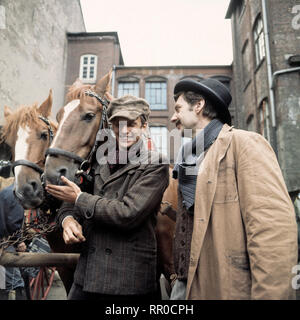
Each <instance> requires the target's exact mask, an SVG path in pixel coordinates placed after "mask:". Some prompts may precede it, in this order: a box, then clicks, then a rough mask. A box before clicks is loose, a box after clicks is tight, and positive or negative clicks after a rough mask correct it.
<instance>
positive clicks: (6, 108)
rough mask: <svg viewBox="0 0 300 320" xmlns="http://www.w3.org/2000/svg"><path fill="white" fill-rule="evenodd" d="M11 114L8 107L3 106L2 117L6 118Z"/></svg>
mask: <svg viewBox="0 0 300 320" xmlns="http://www.w3.org/2000/svg"><path fill="white" fill-rule="evenodd" d="M12 113H13V111H12V110H11V108H10V107H8V106H4V117H5V118H7V117H8V116H10V115H11V114H12Z"/></svg>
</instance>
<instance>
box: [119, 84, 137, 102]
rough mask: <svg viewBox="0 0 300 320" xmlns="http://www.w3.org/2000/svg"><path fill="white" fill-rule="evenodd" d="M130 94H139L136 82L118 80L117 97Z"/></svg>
mask: <svg viewBox="0 0 300 320" xmlns="http://www.w3.org/2000/svg"><path fill="white" fill-rule="evenodd" d="M127 94H130V95H132V96H135V97H138V96H139V83H138V82H119V83H118V98H120V97H122V96H125V95H127Z"/></svg>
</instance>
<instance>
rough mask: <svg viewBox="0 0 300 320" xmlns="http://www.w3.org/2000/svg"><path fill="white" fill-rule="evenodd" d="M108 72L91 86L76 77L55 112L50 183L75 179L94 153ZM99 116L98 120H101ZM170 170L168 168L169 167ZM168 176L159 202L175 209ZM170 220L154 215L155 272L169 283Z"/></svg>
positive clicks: (48, 162) (172, 185) (47, 172)
mask: <svg viewBox="0 0 300 320" xmlns="http://www.w3.org/2000/svg"><path fill="white" fill-rule="evenodd" d="M110 82H111V72H110V73H108V74H107V75H105V76H104V77H103V78H102V79H100V80H99V81H98V82H97V83H96V84H95V85H84V84H83V83H82V82H81V81H80V80H76V81H75V82H74V83H73V85H72V86H71V87H70V88H69V91H68V93H67V104H66V105H65V106H64V107H62V108H61V109H60V110H59V112H58V113H57V121H58V131H57V134H56V136H55V138H54V140H53V142H52V144H51V146H50V149H49V150H48V151H47V154H48V155H47V158H46V164H45V179H46V180H48V181H49V182H50V183H52V184H57V185H59V184H62V182H61V179H60V177H61V176H62V175H63V176H66V177H67V178H68V179H70V180H72V181H74V180H75V181H76V175H77V173H78V172H79V171H80V172H82V171H84V170H79V169H82V168H83V167H84V166H83V165H84V164H85V163H86V161H84V159H90V158H91V157H92V156H93V152H95V145H94V143H95V139H96V135H97V132H98V130H99V128H100V127H101V125H100V124H101V123H102V121H103V108H105V107H106V106H107V105H108V103H105V102H108V101H109V100H112V99H113V97H112V96H111V95H110V93H109V90H110ZM101 119H102V120H101ZM170 170H171V169H170ZM176 183H177V182H176V181H175V180H174V179H171V178H170V184H169V187H168V188H167V189H166V191H165V193H164V196H163V202H164V201H167V202H168V203H170V204H172V207H173V208H174V209H177V185H176ZM174 224H175V223H174V221H172V220H171V219H170V218H169V217H168V216H166V215H162V214H161V213H160V212H159V213H158V215H157V227H156V235H157V243H158V257H159V261H158V265H159V267H160V268H161V270H160V271H159V275H160V274H161V273H163V274H164V276H165V278H166V279H167V280H168V282H170V281H171V280H172V277H174V275H175V271H174V265H173V253H172V247H173V234H174V229H175V226H174Z"/></svg>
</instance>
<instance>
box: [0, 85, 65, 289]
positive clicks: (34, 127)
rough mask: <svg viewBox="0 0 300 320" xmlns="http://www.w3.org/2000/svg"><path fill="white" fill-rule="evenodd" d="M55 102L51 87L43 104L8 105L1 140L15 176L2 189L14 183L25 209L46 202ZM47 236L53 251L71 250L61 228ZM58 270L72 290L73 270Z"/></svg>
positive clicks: (6, 181)
mask: <svg viewBox="0 0 300 320" xmlns="http://www.w3.org/2000/svg"><path fill="white" fill-rule="evenodd" d="M52 102H53V99H52V90H50V92H49V96H48V98H47V99H46V100H45V101H44V102H43V103H42V104H41V105H40V106H38V104H37V103H35V104H33V105H31V106H21V107H19V108H18V109H17V110H16V111H15V112H13V111H12V110H11V108H9V107H7V106H5V107H4V117H5V124H4V126H3V128H1V137H0V143H1V145H3V144H6V145H7V146H8V147H9V149H10V152H11V162H12V168H13V171H14V176H15V177H14V178H13V177H10V178H7V179H5V181H2V180H0V182H1V188H2V187H5V186H7V185H8V184H11V183H14V192H15V196H16V198H17V199H18V200H19V202H20V204H21V205H22V206H23V208H24V209H25V210H26V209H36V208H39V207H40V206H41V205H43V204H44V202H45V196H46V194H45V191H44V188H43V184H42V179H41V175H42V173H43V170H44V164H45V158H46V157H45V151H46V149H48V148H49V146H50V143H51V141H52V139H53V137H54V135H55V133H56V130H57V124H56V123H54V122H53V121H51V120H49V119H48V117H49V116H50V114H51V109H52ZM6 148H7V147H6ZM24 214H26V211H25V212H24ZM46 238H47V240H48V242H49V245H50V247H51V250H52V251H53V252H68V248H66V245H65V243H64V241H63V239H62V236H61V233H60V231H59V230H55V231H53V232H52V233H50V234H47V235H46ZM57 270H58V273H59V275H60V277H61V279H62V281H63V282H64V280H63V279H67V280H65V283H66V285H65V287H66V290H69V289H70V285H69V286H68V284H69V283H70V281H68V279H69V274H70V272H69V271H68V270H67V268H64V267H58V268H57Z"/></svg>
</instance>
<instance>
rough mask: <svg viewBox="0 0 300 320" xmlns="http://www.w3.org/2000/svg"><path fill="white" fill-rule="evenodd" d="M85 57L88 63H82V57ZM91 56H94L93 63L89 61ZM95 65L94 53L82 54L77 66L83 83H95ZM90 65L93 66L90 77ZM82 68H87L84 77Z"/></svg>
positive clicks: (96, 63) (96, 64) (96, 59)
mask: <svg viewBox="0 0 300 320" xmlns="http://www.w3.org/2000/svg"><path fill="white" fill-rule="evenodd" d="M85 58H87V59H88V60H87V61H88V63H84V59H85ZM91 58H94V63H93V64H92V63H91ZM97 66H98V57H97V56H96V55H95V54H90V53H89V54H83V55H82V56H81V57H80V67H79V79H80V80H81V81H82V82H84V83H95V82H96V80H97ZM91 67H93V68H94V69H93V70H94V71H93V75H94V76H93V77H90V74H91ZM84 68H87V69H86V70H87V75H88V77H86V78H84V77H83V75H84Z"/></svg>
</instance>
